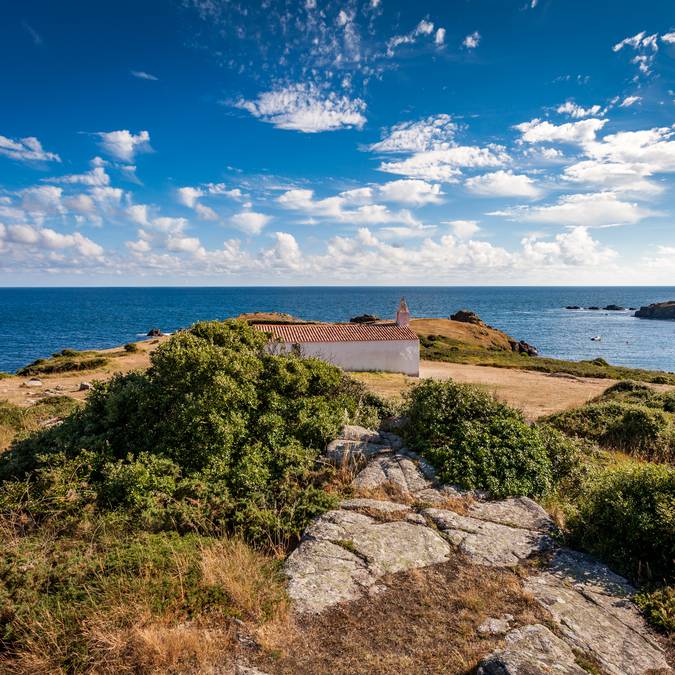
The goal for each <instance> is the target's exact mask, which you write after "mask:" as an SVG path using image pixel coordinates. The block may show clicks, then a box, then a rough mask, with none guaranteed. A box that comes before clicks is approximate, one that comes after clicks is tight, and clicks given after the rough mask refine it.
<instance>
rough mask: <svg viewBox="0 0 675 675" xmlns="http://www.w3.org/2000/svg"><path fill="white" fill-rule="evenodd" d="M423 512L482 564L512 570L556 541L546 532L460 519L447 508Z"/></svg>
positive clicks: (475, 519)
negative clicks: (512, 567)
mask: <svg viewBox="0 0 675 675" xmlns="http://www.w3.org/2000/svg"><path fill="white" fill-rule="evenodd" d="M422 513H423V514H424V515H425V516H427V517H428V518H430V519H431V520H432V521H433V523H434V524H435V525H436V526H437V527H438V528H439V529H440V530H441V531H442V532H443V533H444V534H445V535H446V536H447V537H448V539H450V541H452V542H453V544H455V545H456V546H458V547H459V548H460V550H461V551H463V552H464V553H465V554H466V555H467V556H468V557H469V558H470V559H471V560H472V561H473V562H475V563H477V564H479V565H490V566H492V567H511V566H514V565H517V564H518V563H520V562H522V561H523V560H525V559H527V558H529V557H530V556H531V555H532V554H533V553H538V552H541V551H546V550H548V549H550V548H552V547H553V540H552V539H551V537H550V536H548V534H546V533H544V532H540V531H536V530H526V529H522V528H516V527H511V526H509V525H500V524H499V523H493V522H490V521H487V520H479V519H478V518H472V517H469V516H460V515H459V514H457V513H455V512H454V511H447V510H445V509H434V508H431V509H425V510H424V511H423V512H422Z"/></svg>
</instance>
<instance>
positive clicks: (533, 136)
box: [514, 118, 609, 145]
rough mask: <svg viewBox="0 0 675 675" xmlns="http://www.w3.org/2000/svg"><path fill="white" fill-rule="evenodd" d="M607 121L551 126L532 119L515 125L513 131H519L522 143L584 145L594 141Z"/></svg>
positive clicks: (582, 121) (585, 121)
mask: <svg viewBox="0 0 675 675" xmlns="http://www.w3.org/2000/svg"><path fill="white" fill-rule="evenodd" d="M608 121H609V120H606V119H595V118H592V119H586V120H579V121H578V122H566V123H565V124H552V123H551V122H548V121H542V120H539V119H533V120H531V121H529V122H522V123H521V124H516V125H515V126H514V129H516V130H518V131H520V133H521V139H520V140H521V142H524V143H553V142H559V143H573V144H578V145H584V144H586V143H589V142H591V141H594V140H595V137H596V134H597V133H598V131H600V129H602V128H603V127H604V126H605V124H607V122H608Z"/></svg>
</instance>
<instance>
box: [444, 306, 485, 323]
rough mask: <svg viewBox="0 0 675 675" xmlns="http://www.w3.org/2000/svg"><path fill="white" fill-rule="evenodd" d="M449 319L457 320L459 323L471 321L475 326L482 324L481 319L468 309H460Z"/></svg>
mask: <svg viewBox="0 0 675 675" xmlns="http://www.w3.org/2000/svg"><path fill="white" fill-rule="evenodd" d="M450 321H459V322H461V323H473V324H475V325H476V326H484V325H485V324H484V323H483V321H482V319H481V318H480V317H479V316H478V314H476V312H472V311H471V310H469V309H460V310H459V311H458V312H455V313H454V314H452V315H451V316H450Z"/></svg>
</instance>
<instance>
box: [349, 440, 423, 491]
mask: <svg viewBox="0 0 675 675" xmlns="http://www.w3.org/2000/svg"><path fill="white" fill-rule="evenodd" d="M434 479H435V472H434V469H433V467H431V465H430V464H428V462H426V461H425V460H424V459H422V458H421V457H420V456H419V455H417V454H415V453H414V452H408V451H399V452H396V453H390V454H386V455H379V456H376V457H374V458H373V459H371V461H370V462H369V463H368V466H366V467H365V468H364V469H363V470H362V471H361V472H360V473H359V474H358V475H357V476H356V478H355V479H354V480H353V481H352V487H353V488H355V489H357V490H377V489H379V488H382V487H384V486H385V485H393V486H395V487H396V488H398V489H399V490H400V492H401V493H402V494H404V495H407V496H410V497H414V496H415V494H416V493H418V492H420V491H422V490H427V489H429V488H434V487H435V482H434Z"/></svg>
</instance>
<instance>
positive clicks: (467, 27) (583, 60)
mask: <svg viewBox="0 0 675 675" xmlns="http://www.w3.org/2000/svg"><path fill="white" fill-rule="evenodd" d="M0 63H1V64H2V66H0V82H1V86H0V285H2V286H68V285H81V286H99V285H111V286H120V285H170V286H175V285H303V284H309V285H376V284H391V285H403V284H412V285H445V284H452V285H559V284H560V285H596V284H597V285H614V284H616V285H630V284H636V285H664V284H665V285H675V219H674V216H675V184H674V176H675V3H673V2H672V0H659V1H656V0H643V1H642V2H639V3H638V2H634V1H632V0H631V1H629V0H613V1H612V2H609V0H607V1H598V2H588V0H438V1H426V2H425V1H421V2H414V3H413V2H409V1H405V0H341V1H338V2H334V1H332V0H331V1H326V0H297V1H290V0H262V1H257V2H254V1H253V0H250V1H248V2H242V1H241V0H182V1H181V0H164V1H159V0H135V1H134V2H131V1H130V0H116V1H115V2H111V1H110V0H99V1H97V2H94V3H92V2H75V1H73V0H71V1H68V0H64V1H63V2H59V3H54V2H46V1H43V2H35V1H33V0H22V2H14V1H12V0H8V1H7V2H5V3H3V6H2V8H1V9H0Z"/></svg>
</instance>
